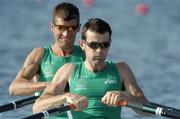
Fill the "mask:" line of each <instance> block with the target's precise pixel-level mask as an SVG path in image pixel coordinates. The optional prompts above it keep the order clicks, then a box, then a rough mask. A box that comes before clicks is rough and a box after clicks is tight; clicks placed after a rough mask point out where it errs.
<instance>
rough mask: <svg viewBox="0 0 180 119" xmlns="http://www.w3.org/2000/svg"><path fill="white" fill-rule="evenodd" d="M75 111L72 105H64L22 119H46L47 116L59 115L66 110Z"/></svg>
mask: <svg viewBox="0 0 180 119" xmlns="http://www.w3.org/2000/svg"><path fill="white" fill-rule="evenodd" d="M73 109H76V107H75V105H74V104H70V105H66V106H60V107H58V108H53V109H50V110H47V111H43V112H40V113H37V114H34V115H31V116H28V117H24V118H22V119H48V118H49V115H51V114H54V113H60V112H64V111H68V110H73Z"/></svg>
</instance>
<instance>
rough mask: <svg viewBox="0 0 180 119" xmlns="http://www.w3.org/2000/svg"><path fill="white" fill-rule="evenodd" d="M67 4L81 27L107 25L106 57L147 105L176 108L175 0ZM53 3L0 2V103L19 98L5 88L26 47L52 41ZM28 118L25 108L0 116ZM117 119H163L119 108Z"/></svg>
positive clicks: (179, 27)
mask: <svg viewBox="0 0 180 119" xmlns="http://www.w3.org/2000/svg"><path fill="white" fill-rule="evenodd" d="M66 1H67V0H66ZM68 1H71V2H73V3H74V4H76V5H77V6H78V7H79V8H80V13H81V23H82V24H84V22H85V21H87V19H89V18H91V17H99V18H102V19H104V20H106V21H108V22H109V24H110V25H111V26H112V30H113V34H112V46H111V49H110V53H109V56H108V59H111V60H114V61H117V60H124V61H125V62H126V63H128V64H129V66H130V67H131V68H132V70H133V72H134V74H135V76H136V79H137V82H138V84H139V86H140V87H141V88H142V90H143V91H144V93H145V95H146V96H147V98H148V99H149V100H150V101H152V102H156V103H160V104H164V105H167V106H173V107H176V108H180V93H179V90H180V79H179V77H180V55H179V54H180V47H179V45H180V40H179V37H180V14H179V11H180V1H179V0H96V2H95V4H94V5H93V6H92V7H91V8H87V7H85V5H84V4H83V3H82V1H81V0H68ZM59 2H61V0H26V1H25V0H0V57H1V58H0V67H1V68H0V87H1V90H0V95H1V97H0V98H1V99H0V104H5V103H7V102H10V101H13V100H17V99H22V98H24V97H11V96H9V94H8V86H9V84H10V83H11V82H12V81H13V80H14V78H15V76H16V74H17V72H18V71H19V69H20V68H21V67H22V65H23V61H24V59H25V57H26V55H27V54H28V53H29V52H30V51H31V50H32V48H34V47H40V46H44V45H47V44H52V43H53V35H52V33H51V32H50V30H49V22H50V20H51V12H52V8H53V6H54V5H55V4H57V3H59ZM141 2H143V3H146V4H147V5H148V6H149V12H148V14H147V15H146V16H139V15H138V14H137V13H136V11H135V6H136V4H138V3H141ZM79 38H80V35H78V36H77V39H79ZM31 114H32V111H31V105H29V106H26V107H24V108H22V109H18V110H16V111H10V112H5V113H2V114H0V118H2V119H14V118H17V119H18V118H21V117H25V116H28V115H31ZM122 117H123V119H140V118H142V119H163V117H149V118H145V117H140V116H138V115H137V114H136V113H134V112H133V111H132V110H131V109H128V108H123V111H122Z"/></svg>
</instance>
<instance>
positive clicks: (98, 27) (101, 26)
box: [81, 18, 112, 40]
mask: <svg viewBox="0 0 180 119" xmlns="http://www.w3.org/2000/svg"><path fill="white" fill-rule="evenodd" d="M87 30H91V31H95V32H97V33H100V34H103V33H105V32H109V38H110V39H109V40H111V34H112V31H111V27H110V25H109V24H108V23H107V22H105V21H104V20H102V19H99V18H92V19H89V20H88V21H87V22H86V23H85V24H84V26H83V28H82V32H81V38H82V40H86V32H87Z"/></svg>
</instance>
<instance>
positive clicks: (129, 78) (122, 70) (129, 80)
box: [117, 62, 149, 115]
mask: <svg viewBox="0 0 180 119" xmlns="http://www.w3.org/2000/svg"><path fill="white" fill-rule="evenodd" d="M117 68H118V71H119V74H120V76H121V79H122V80H123V82H124V85H125V89H126V94H127V95H126V96H127V97H128V100H130V101H132V102H136V103H143V104H148V103H149V101H148V100H147V98H146V97H145V95H144V93H143V91H142V90H141V89H140V87H139V86H138V84H137V82H136V79H135V76H134V74H133V72H132V71H131V69H130V67H129V66H128V65H127V64H125V63H124V62H118V63H117ZM134 111H135V112H137V113H139V114H145V115H147V114H146V113H142V112H140V111H138V110H134Z"/></svg>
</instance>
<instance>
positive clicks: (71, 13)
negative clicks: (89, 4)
mask: <svg viewBox="0 0 180 119" xmlns="http://www.w3.org/2000/svg"><path fill="white" fill-rule="evenodd" d="M57 17H58V18H63V19H64V20H65V21H69V20H72V19H77V22H78V24H79V21H80V14H79V9H78V8H77V7H76V6H75V5H74V4H72V3H69V2H63V3H60V4H58V5H56V6H55V7H54V9H53V17H52V22H53V23H55V22H56V18H57Z"/></svg>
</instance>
